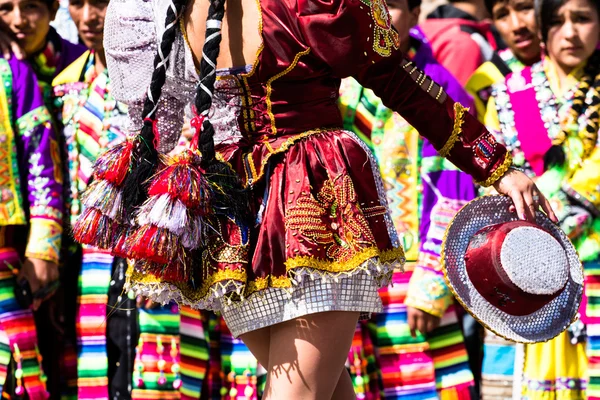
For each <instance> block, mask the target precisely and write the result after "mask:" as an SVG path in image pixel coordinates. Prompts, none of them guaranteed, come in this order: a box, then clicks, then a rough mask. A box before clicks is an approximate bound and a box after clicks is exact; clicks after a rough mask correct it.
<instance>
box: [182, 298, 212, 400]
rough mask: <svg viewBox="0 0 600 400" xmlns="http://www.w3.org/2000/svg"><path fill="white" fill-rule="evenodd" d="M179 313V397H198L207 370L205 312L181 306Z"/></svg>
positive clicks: (185, 399)
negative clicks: (180, 381) (180, 384)
mask: <svg viewBox="0 0 600 400" xmlns="http://www.w3.org/2000/svg"><path fill="white" fill-rule="evenodd" d="M180 314H181V325H180V327H179V336H180V342H181V344H180V352H181V355H180V364H181V380H182V386H181V389H180V392H181V399H182V400H192V399H198V398H200V393H201V392H202V384H203V382H204V379H205V378H206V373H207V370H208V353H209V350H208V339H207V336H206V332H205V329H204V323H205V320H206V314H205V313H201V312H199V311H197V310H192V309H191V308H189V307H182V308H181V310H180Z"/></svg>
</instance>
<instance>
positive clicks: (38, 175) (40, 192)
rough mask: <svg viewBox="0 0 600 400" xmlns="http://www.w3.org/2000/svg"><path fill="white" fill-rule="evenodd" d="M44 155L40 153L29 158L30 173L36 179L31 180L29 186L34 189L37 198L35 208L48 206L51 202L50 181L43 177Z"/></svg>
mask: <svg viewBox="0 0 600 400" xmlns="http://www.w3.org/2000/svg"><path fill="white" fill-rule="evenodd" d="M41 160H42V155H41V154H40V153H32V154H31V156H30V157H29V165H30V167H29V171H30V173H31V175H32V176H33V177H34V178H33V179H30V180H29V186H30V187H32V188H33V193H32V194H33V196H34V198H35V200H34V204H32V205H33V206H42V205H43V206H48V205H49V204H50V200H51V199H52V198H51V196H50V188H49V187H48V184H49V183H50V179H49V178H47V177H44V176H42V173H43V172H44V169H45V166H44V164H42V163H41Z"/></svg>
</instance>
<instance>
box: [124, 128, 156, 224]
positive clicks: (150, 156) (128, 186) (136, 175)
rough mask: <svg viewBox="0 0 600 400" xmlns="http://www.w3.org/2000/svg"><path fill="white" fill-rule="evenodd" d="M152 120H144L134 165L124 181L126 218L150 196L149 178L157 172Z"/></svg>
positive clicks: (133, 160) (133, 156)
mask: <svg viewBox="0 0 600 400" xmlns="http://www.w3.org/2000/svg"><path fill="white" fill-rule="evenodd" d="M154 134H155V132H154V127H153V124H152V121H150V120H146V121H144V126H143V128H142V130H141V132H140V135H139V136H138V137H137V138H136V140H137V143H136V145H135V148H134V152H133V154H132V167H131V170H130V173H129V174H127V176H126V177H125V180H124V181H123V208H124V211H125V215H126V218H131V217H132V216H133V214H134V211H135V208H136V207H138V206H139V205H140V204H142V203H143V202H144V201H145V200H146V199H147V198H148V185H149V182H148V181H149V179H150V178H151V177H152V176H153V175H154V174H155V173H156V168H157V166H158V151H156V148H155V147H154V145H153V140H154V137H155V135H154Z"/></svg>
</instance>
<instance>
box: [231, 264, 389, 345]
mask: <svg viewBox="0 0 600 400" xmlns="http://www.w3.org/2000/svg"><path fill="white" fill-rule="evenodd" d="M377 289H378V285H377V282H376V281H375V279H374V278H373V276H372V275H367V273H366V272H365V271H360V272H357V273H356V274H353V275H351V276H350V277H346V278H340V279H339V282H335V281H334V280H333V279H331V278H327V280H325V279H323V278H321V277H317V278H315V279H314V280H311V278H310V277H309V276H305V277H304V279H303V280H302V282H300V283H299V284H298V285H297V286H294V288H293V290H292V291H291V292H290V289H277V288H269V289H266V290H264V292H261V293H257V294H255V295H253V296H251V297H250V298H248V299H247V300H245V301H243V302H242V303H237V304H233V305H227V304H224V303H225V300H222V301H221V302H222V304H221V309H222V313H223V317H224V318H225V322H226V323H227V326H228V327H229V329H230V330H231V333H232V334H233V336H234V337H238V336H240V335H243V334H244V333H247V332H251V331H255V330H257V329H261V328H265V327H267V326H271V325H275V324H278V323H281V322H285V321H290V320H292V319H295V318H299V317H302V316H304V315H309V314H315V313H320V312H327V311H352V312H359V313H361V316H363V317H368V315H370V314H371V313H376V312H381V310H382V304H381V299H380V298H379V294H378V292H377Z"/></svg>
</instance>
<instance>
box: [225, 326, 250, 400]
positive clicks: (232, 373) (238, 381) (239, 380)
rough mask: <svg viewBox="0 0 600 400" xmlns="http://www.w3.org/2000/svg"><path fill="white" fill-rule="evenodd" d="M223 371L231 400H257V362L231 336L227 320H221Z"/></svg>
mask: <svg viewBox="0 0 600 400" xmlns="http://www.w3.org/2000/svg"><path fill="white" fill-rule="evenodd" d="M219 322H220V325H221V327H220V333H221V334H220V349H221V371H222V372H223V373H224V375H225V388H227V389H228V391H229V392H228V395H229V397H225V398H226V399H231V400H234V399H235V400H257V399H258V393H257V383H258V381H257V376H256V372H257V367H258V365H257V361H256V359H255V358H254V356H253V355H252V353H250V350H248V348H247V347H246V345H245V344H244V343H243V342H242V341H241V340H240V339H236V338H234V337H233V336H231V333H230V332H229V329H228V328H227V325H226V324H225V320H224V319H223V318H220V321H219Z"/></svg>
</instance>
